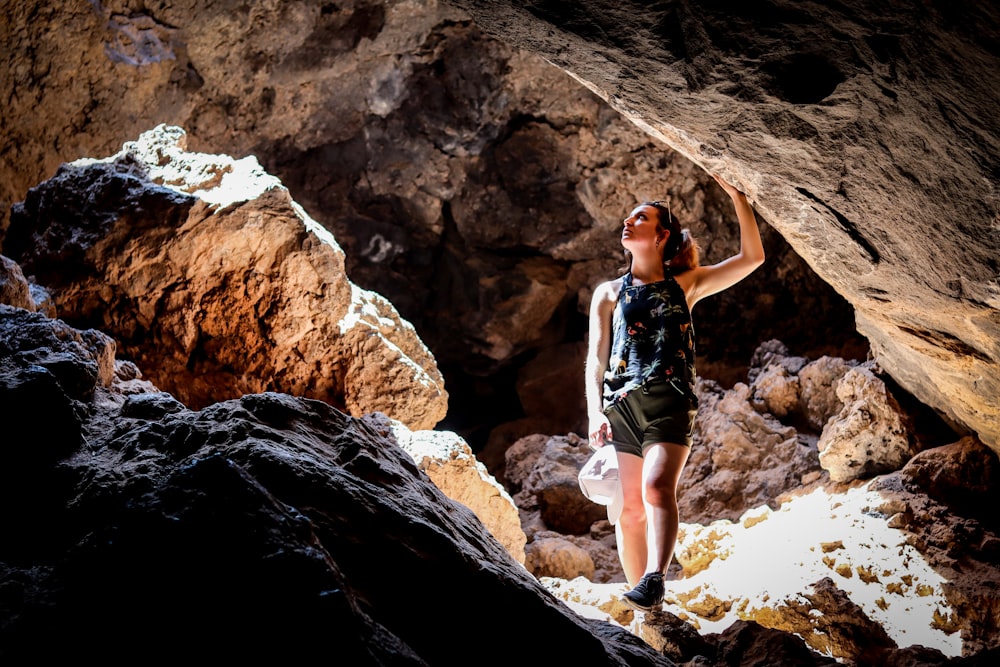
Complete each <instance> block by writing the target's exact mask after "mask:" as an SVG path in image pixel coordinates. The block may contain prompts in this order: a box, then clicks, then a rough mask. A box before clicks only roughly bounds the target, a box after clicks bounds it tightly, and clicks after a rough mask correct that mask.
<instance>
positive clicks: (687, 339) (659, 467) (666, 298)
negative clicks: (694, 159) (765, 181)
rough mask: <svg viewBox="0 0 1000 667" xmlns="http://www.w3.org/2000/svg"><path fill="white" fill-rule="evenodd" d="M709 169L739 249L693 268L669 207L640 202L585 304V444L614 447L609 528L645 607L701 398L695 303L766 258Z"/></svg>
mask: <svg viewBox="0 0 1000 667" xmlns="http://www.w3.org/2000/svg"><path fill="white" fill-rule="evenodd" d="M714 178H715V180H716V181H718V183H719V185H721V186H722V188H723V189H724V190H725V191H726V194H728V195H729V197H730V198H731V199H732V201H733V205H734V206H735V208H736V217H737V219H738V220H739V225H740V250H739V252H738V253H737V254H735V255H733V256H732V257H729V258H728V259H725V260H723V261H721V262H719V263H718V264H713V265H711V266H700V265H699V263H698V249H697V246H696V245H695V243H694V241H693V240H692V239H691V236H690V234H689V233H688V231H687V230H683V231H682V230H681V228H680V225H679V224H678V222H677V220H676V219H675V218H674V217H673V216H672V215H670V212H669V210H668V209H667V207H666V206H664V205H663V204H661V203H660V202H647V203H644V204H640V205H639V206H637V207H636V208H635V209H634V210H633V211H632V213H631V214H630V215H629V217H627V218H625V220H624V222H623V228H622V246H623V247H624V248H625V256H626V259H627V260H628V263H629V265H628V271H627V273H626V274H625V275H624V276H622V277H620V278H617V279H615V280H611V281H608V282H605V283H602V284H601V285H599V286H598V287H597V289H596V290H595V291H594V297H593V301H592V302H591V308H590V333H589V345H588V348H589V349H588V354H587V370H586V383H587V384H586V394H587V411H588V414H589V422H590V426H589V432H590V444H591V446H592V447H595V448H596V447H602V446H605V445H612V446H614V448H615V449H616V450H617V456H618V470H619V478H620V480H621V484H622V492H623V495H624V504H623V506H622V511H621V514H620V516H619V517H618V519H617V521H616V522H615V534H616V538H617V543H618V555H619V558H620V559H621V563H622V568H623V569H624V570H625V577H626V579H627V580H628V583H629V586H630V587H632V588H631V590H629V591H628V592H626V593H625V601H626V602H627V603H628V604H630V605H631V606H633V607H635V608H637V609H640V610H643V611H649V610H651V609H653V608H654V607H659V606H660V605H661V604H662V602H663V596H664V583H663V580H664V574H665V573H666V571H667V566H668V565H669V564H670V560H671V558H672V557H673V551H674V545H675V543H676V541H677V530H678V521H679V517H678V511H677V485H678V482H679V481H680V476H681V471H682V470H683V468H684V464H685V463H686V462H687V458H688V453H689V452H690V447H691V431H692V426H693V424H694V416H695V412H696V410H697V406H698V399H697V398H696V396H695V393H694V381H695V369H694V330H693V327H692V321H691V309H692V308H693V307H694V305H695V304H696V303H698V301H700V300H701V299H703V298H705V297H706V296H709V295H712V294H716V293H717V292H720V291H722V290H724V289H726V288H727V287H730V286H732V285H734V284H736V283H737V282H739V281H740V280H742V279H743V278H745V277H746V276H747V275H749V274H750V273H751V272H752V271H753V270H754V269H756V268H757V267H758V266H760V265H761V263H763V261H764V247H763V245H762V244H761V240H760V232H759V230H758V228H757V220H756V217H755V216H754V212H753V208H751V206H750V203H749V202H748V201H747V198H746V196H745V195H744V194H743V193H742V192H741V191H739V190H738V189H736V188H735V187H733V186H732V185H730V184H728V183H726V182H725V181H723V180H722V179H721V178H719V177H718V176H714Z"/></svg>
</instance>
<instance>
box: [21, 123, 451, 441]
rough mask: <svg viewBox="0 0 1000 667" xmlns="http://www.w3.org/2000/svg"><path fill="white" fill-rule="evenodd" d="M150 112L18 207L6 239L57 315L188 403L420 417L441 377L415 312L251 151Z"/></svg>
mask: <svg viewBox="0 0 1000 667" xmlns="http://www.w3.org/2000/svg"><path fill="white" fill-rule="evenodd" d="M185 148H186V146H185V133H184V131H183V130H181V129H180V128H175V127H167V126H160V127H158V128H156V129H154V130H151V131H150V132H147V133H144V134H143V135H141V136H140V137H139V139H138V140H137V141H135V142H129V143H127V144H126V145H125V146H124V147H123V149H122V150H121V151H120V152H119V153H117V154H116V155H114V156H112V157H110V158H107V159H105V160H82V161H79V162H76V163H72V164H69V165H66V166H64V167H63V168H62V169H61V170H60V172H59V174H57V176H55V177H54V178H53V179H51V180H50V181H48V182H46V183H44V184H42V185H41V186H40V187H39V188H37V189H36V190H34V191H33V192H32V195H31V196H30V197H29V198H28V200H26V202H25V203H24V204H23V205H22V206H19V207H18V208H17V210H15V212H14V215H13V216H12V223H11V228H10V230H9V232H8V235H7V238H6V243H5V247H6V248H8V249H10V250H11V251H12V252H14V253H15V258H16V259H17V260H18V261H19V262H20V263H21V265H22V266H23V267H24V268H25V270H27V271H28V272H29V273H31V274H32V275H34V277H35V279H36V280H38V281H39V282H41V283H43V284H46V285H47V286H49V287H50V288H51V291H52V295H53V301H54V302H55V304H56V307H57V309H58V311H59V313H60V316H61V317H64V318H68V319H70V320H72V321H79V322H91V323H93V325H94V326H97V327H100V328H101V329H103V330H105V331H108V332H110V333H112V334H113V335H114V336H115V338H116V339H117V340H118V342H119V345H120V348H119V349H120V353H121V354H122V355H124V356H127V357H129V358H131V359H133V360H134V361H135V362H136V363H137V364H139V365H140V366H142V367H145V368H146V369H147V374H148V375H149V378H150V380H151V381H152V382H153V383H154V384H155V385H157V386H159V387H161V388H163V389H164V390H166V391H169V392H171V393H173V394H175V395H176V396H177V397H178V398H179V399H180V400H181V401H182V402H184V403H185V404H188V405H190V406H193V407H199V406H204V405H207V404H209V403H211V402H214V401H216V400H220V399H224V398H230V397H236V396H240V395H242V394H246V393H258V392H262V391H284V392H288V393H292V394H296V395H299V396H304V397H310V398H317V399H320V400H324V401H327V402H329V403H331V404H332V405H335V406H342V407H344V409H346V410H347V411H349V412H351V413H353V414H356V415H358V416H360V415H362V414H364V413H367V412H374V411H380V412H384V413H386V414H387V415H389V416H391V417H392V418H394V419H398V420H399V421H401V422H403V423H405V424H407V425H408V426H411V427H413V428H415V429H424V428H432V427H433V426H435V425H436V424H437V423H438V422H439V421H440V420H441V419H442V418H443V417H444V415H445V412H446V410H447V392H446V391H445V389H444V382H443V378H442V377H441V374H440V372H439V371H438V369H437V365H436V363H435V361H434V359H433V357H432V356H431V354H430V352H429V351H428V350H427V348H426V346H425V345H424V344H423V342H422V341H421V340H420V339H419V338H418V337H417V335H416V333H415V331H414V330H413V327H412V325H410V324H409V323H408V322H406V321H405V320H403V319H402V318H401V317H400V316H399V315H398V313H397V312H396V310H395V308H393V306H392V304H390V303H389V302H388V301H386V300H385V299H384V298H383V297H381V296H379V295H377V294H374V293H371V292H368V291H366V290H362V289H360V288H358V287H357V286H356V285H354V284H353V283H351V282H350V280H348V278H347V276H346V275H345V273H344V257H343V252H342V250H341V249H340V247H339V246H338V245H337V243H336V241H335V240H334V238H333V237H332V235H331V234H330V233H329V232H328V231H327V230H325V229H324V228H322V227H320V226H319V225H318V224H317V223H316V222H315V221H314V220H312V219H311V218H310V217H309V216H308V215H307V214H306V213H305V212H304V211H303V210H302V209H301V207H299V206H298V205H297V204H296V203H295V202H294V201H292V199H291V197H290V195H289V193H288V191H287V189H285V188H284V187H283V186H282V185H281V183H280V181H278V180H277V179H276V178H274V177H273V176H271V175H269V174H266V173H265V172H264V171H263V170H262V169H261V168H260V165H259V164H258V163H257V161H256V160H255V159H254V158H243V159H240V160H234V159H232V158H230V157H228V156H217V155H206V154H199V153H189V152H187V151H186V150H185Z"/></svg>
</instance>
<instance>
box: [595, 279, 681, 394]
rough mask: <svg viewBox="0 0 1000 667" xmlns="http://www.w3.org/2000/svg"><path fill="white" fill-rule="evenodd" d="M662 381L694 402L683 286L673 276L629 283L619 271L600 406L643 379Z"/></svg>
mask: <svg viewBox="0 0 1000 667" xmlns="http://www.w3.org/2000/svg"><path fill="white" fill-rule="evenodd" d="M651 381H665V382H667V383H669V384H671V385H672V386H673V387H674V388H675V389H676V390H677V391H678V392H680V393H681V394H683V395H685V396H687V397H688V398H689V399H690V400H691V404H692V406H696V405H697V404H698V402H697V401H698V399H697V398H696V396H695V393H694V381H695V365H694V325H693V324H692V322H691V312H690V311H689V310H688V307H687V299H686V298H685V297H684V290H683V289H681V286H680V285H679V284H678V283H677V281H676V280H675V279H674V277H673V276H669V275H668V276H667V277H666V278H665V279H663V280H661V281H658V282H655V283H649V284H646V285H633V284H632V273H631V272H629V273H627V274H625V277H624V278H623V279H622V288H621V291H620V292H619V293H618V304H617V307H616V308H615V310H614V315H613V318H612V322H611V356H610V359H609V361H608V370H607V372H606V373H605V374H604V406H605V407H607V406H609V405H611V404H612V403H614V402H616V401H619V400H621V399H622V398H624V397H625V395H626V394H628V393H629V392H630V391H632V390H633V389H636V388H637V387H641V386H642V385H644V384H646V383H647V382H651Z"/></svg>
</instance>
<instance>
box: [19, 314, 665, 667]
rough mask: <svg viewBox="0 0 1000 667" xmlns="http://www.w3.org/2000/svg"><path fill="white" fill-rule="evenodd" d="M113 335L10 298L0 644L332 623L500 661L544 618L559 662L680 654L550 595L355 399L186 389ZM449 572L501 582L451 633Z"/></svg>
mask: <svg viewBox="0 0 1000 667" xmlns="http://www.w3.org/2000/svg"><path fill="white" fill-rule="evenodd" d="M109 348H111V349H113V343H112V342H111V340H110V339H109V338H108V337H107V336H100V335H94V334H92V333H88V332H79V331H76V330H73V329H71V328H70V327H68V326H67V325H65V324H64V323H62V322H59V321H58V320H50V319H48V318H46V317H45V316H44V315H43V314H41V313H31V312H29V311H27V310H24V309H18V308H12V307H10V306H7V305H0V420H2V423H3V425H4V433H5V437H4V440H3V456H4V465H3V466H0V482H2V483H0V500H2V501H3V502H2V503H0V534H2V535H3V539H2V540H0V590H2V591H3V595H2V596H0V618H2V621H3V622H2V623H0V660H2V661H3V662H5V663H6V664H25V663H26V662H39V661H41V662H47V661H64V660H83V661H91V660H100V661H102V662H105V663H109V664H123V663H124V662H131V661H134V659H135V656H136V655H141V654H143V653H144V652H148V651H149V650H151V647H154V649H155V651H156V654H157V659H164V660H182V659H185V658H190V656H191V655H193V654H197V655H199V656H202V657H205V658H207V659H218V660H246V661H251V662H259V661H261V660H264V661H274V662H287V661H293V662H294V661H312V660H314V659H315V655H316V651H317V642H319V643H324V644H325V645H327V648H326V649H324V651H327V652H328V653H329V654H330V655H331V656H334V658H335V660H336V661H337V662H338V663H343V664H351V665H446V664H454V659H455V656H456V655H463V656H469V655H481V656H484V657H483V660H482V662H484V664H497V665H500V664H511V663H515V662H517V661H518V660H523V659H524V648H523V645H522V644H521V642H514V641H500V642H498V641H496V637H497V635H498V633H499V635H500V636H502V637H511V636H530V635H532V634H533V633H535V632H536V631H537V629H538V628H545V632H546V636H547V638H549V641H545V642H542V643H539V644H536V645H535V646H534V647H533V648H532V656H533V658H534V659H537V660H539V661H544V662H546V663H552V662H557V661H562V660H570V661H572V662H575V663H577V664H584V663H586V664H597V665H625V664H628V665H668V664H670V663H669V661H667V660H665V659H664V658H663V657H662V656H661V655H660V654H658V653H657V652H656V651H655V650H654V649H652V648H651V647H649V646H648V645H647V644H645V643H644V642H642V641H641V640H640V639H638V638H637V637H635V636H634V635H632V634H631V633H629V632H627V631H625V630H623V629H621V628H618V627H615V626H613V625H610V624H607V623H603V622H597V621H590V620H587V619H584V618H582V617H580V616H578V615H577V614H575V613H573V612H572V611H571V610H570V609H569V608H568V607H567V606H566V605H565V604H563V603H562V602H560V601H559V600H557V599H556V598H554V597H553V596H552V595H551V594H549V593H548V592H547V591H546V590H545V589H544V588H543V587H542V586H541V585H540V584H539V582H538V581H537V580H536V579H534V578H533V577H531V576H530V575H529V574H528V573H527V572H526V571H525V570H524V568H523V567H522V566H521V565H520V564H519V563H518V562H516V561H515V560H514V559H513V558H511V557H510V555H509V554H508V553H507V552H506V550H504V548H503V547H502V546H501V545H500V544H499V543H498V542H497V541H496V540H495V539H494V538H493V537H492V536H491V535H490V533H489V532H488V531H487V530H486V529H485V527H484V526H483V524H482V523H481V522H480V521H479V520H478V519H477V518H476V517H475V515H473V514H472V513H471V512H470V511H469V510H468V509H467V508H465V507H464V506H463V505H460V504H458V503H454V502H452V501H451V500H450V499H448V498H447V497H446V496H445V495H444V494H443V493H442V492H441V491H440V490H439V489H438V488H437V487H436V486H435V485H434V484H433V483H432V482H431V481H430V480H429V478H428V477H427V476H426V475H425V474H424V473H422V472H420V471H419V470H418V468H417V467H416V465H415V464H414V462H413V460H412V459H411V458H410V456H409V455H408V454H406V453H405V452H404V451H403V450H402V449H400V448H399V447H398V446H396V445H395V444H394V443H393V441H392V440H391V439H389V438H384V437H382V436H380V435H378V434H376V433H375V432H373V431H372V429H371V428H370V427H369V426H367V425H366V424H365V423H364V422H363V421H362V420H359V419H355V418H352V417H350V416H349V415H346V414H344V413H342V412H340V411H338V410H336V409H335V408H333V407H331V406H330V405H329V404H327V403H324V402H321V401H315V400H310V399H304V398H297V397H292V396H289V395H285V394H277V393H264V394H248V395H245V396H243V397H241V398H240V399H235V400H231V401H225V402H220V403H216V404H213V405H211V406H208V407H206V408H204V409H202V410H200V411H192V410H188V409H186V408H184V407H183V406H182V405H180V404H179V403H177V401H176V400H173V399H172V398H170V397H169V395H168V394H163V393H160V392H155V391H154V392H150V393H143V392H141V391H140V392H138V393H137V392H136V389H137V387H136V386H135V385H134V384H129V383H131V382H133V380H134V378H133V379H132V380H125V381H123V382H122V383H121V385H120V384H119V379H118V377H117V376H116V375H115V374H114V373H113V372H111V373H107V372H106V371H107V370H108V368H106V367H109V368H113V366H114V364H113V356H112V355H109ZM109 364H110V366H109ZM124 375H125V377H127V376H128V373H127V371H126V372H125V373H124ZM83 434H86V437H83ZM387 564H388V565H389V567H386V565H387ZM442 582H447V588H448V590H449V591H450V593H449V594H447V595H443V594H442V592H441V591H442V585H443V584H442ZM455 591H461V592H462V593H463V595H469V596H472V597H474V598H476V599H482V600H490V601H491V604H484V605H480V606H479V608H478V609H477V612H476V618H475V622H473V623H465V622H463V623H462V629H461V632H456V633H450V636H449V637H448V641H441V626H442V623H447V622H448V621H447V619H450V618H454V615H455V607H456V605H455V601H454V597H453V595H454V592H455ZM95 608H96V609H100V613H95ZM512 609H516V610H517V611H516V613H511V610H512ZM463 620H465V619H463ZM109 633H110V635H109ZM56 638H58V639H56Z"/></svg>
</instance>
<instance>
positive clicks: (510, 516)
mask: <svg viewBox="0 0 1000 667" xmlns="http://www.w3.org/2000/svg"><path fill="white" fill-rule="evenodd" d="M361 420H362V421H363V422H364V423H366V424H368V425H369V426H371V428H372V429H373V430H375V432H377V433H378V434H379V435H381V436H383V437H386V438H391V439H393V440H394V441H395V442H396V444H397V445H399V446H400V447H402V448H403V450H404V451H406V453H408V454H409V455H410V456H412V457H413V460H414V462H415V463H416V464H417V467H418V468H419V469H420V470H422V471H424V472H425V473H427V476H428V477H430V479H431V481H432V482H434V484H435V486H437V487H438V488H439V489H441V490H442V491H443V492H444V494H445V495H446V496H448V497H449V498H451V499H452V500H454V501H456V502H460V503H462V504H463V505H465V506H466V507H468V508H469V509H470V510H472V511H473V513H475V515H476V516H477V517H479V519H480V521H482V522H483V523H484V524H485V525H486V527H487V528H488V529H489V531H490V532H491V533H492V534H493V536H494V537H496V538H497V540H498V541H499V542H500V543H501V544H502V545H504V547H505V548H506V549H507V551H508V552H509V553H510V555H511V557H512V558H514V559H515V560H516V561H518V562H519V563H524V562H525V553H524V543H525V541H526V538H525V535H524V531H523V530H522V529H521V521H520V517H519V516H518V511H517V507H515V506H514V501H513V499H511V497H510V494H509V493H507V490H506V489H504V487H503V486H501V485H500V484H499V483H498V482H497V481H496V479H494V478H493V476H491V475H490V474H489V473H488V472H487V471H486V466H484V465H483V464H482V463H480V462H479V461H478V460H476V457H475V456H474V455H473V454H472V450H471V449H469V445H468V444H467V443H466V442H465V441H464V440H462V439H461V438H460V437H458V436H457V435H456V434H455V433H452V432H450V431H430V430H425V431H411V430H410V429H408V428H406V426H404V425H403V424H402V423H401V422H399V421H398V420H394V419H389V418H388V417H386V416H385V415H384V414H382V413H378V412H376V413H371V414H367V415H364V416H362V417H361ZM592 570H593V568H591V573H592Z"/></svg>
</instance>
